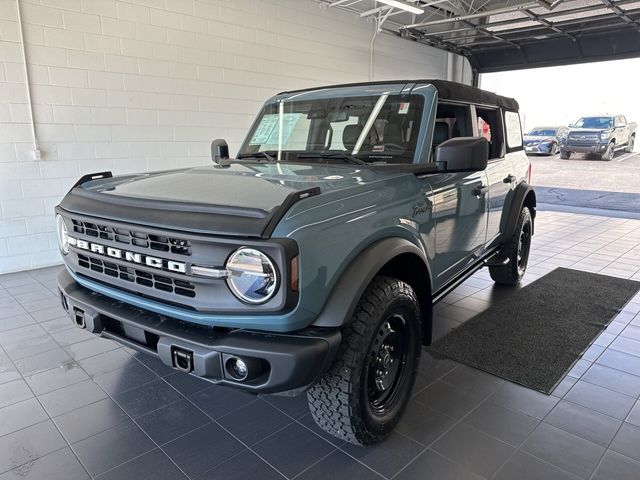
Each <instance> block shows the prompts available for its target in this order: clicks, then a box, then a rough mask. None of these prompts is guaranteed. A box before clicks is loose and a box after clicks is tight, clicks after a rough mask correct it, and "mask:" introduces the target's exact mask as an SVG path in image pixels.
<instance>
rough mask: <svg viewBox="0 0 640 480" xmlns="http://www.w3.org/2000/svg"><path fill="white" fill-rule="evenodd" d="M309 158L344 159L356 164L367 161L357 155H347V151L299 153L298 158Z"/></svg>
mask: <svg viewBox="0 0 640 480" xmlns="http://www.w3.org/2000/svg"><path fill="white" fill-rule="evenodd" d="M310 158H322V159H325V158H326V159H336V160H344V161H345V162H347V163H353V164H356V165H367V162H365V161H364V160H360V159H359V158H358V157H354V156H353V155H349V154H348V153H320V152H318V153H299V154H298V160H305V159H310Z"/></svg>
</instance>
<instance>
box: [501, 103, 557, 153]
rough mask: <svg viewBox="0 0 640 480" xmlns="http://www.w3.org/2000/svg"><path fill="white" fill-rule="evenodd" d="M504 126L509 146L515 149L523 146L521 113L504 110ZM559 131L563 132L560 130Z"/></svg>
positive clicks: (511, 149) (510, 148) (510, 149)
mask: <svg viewBox="0 0 640 480" xmlns="http://www.w3.org/2000/svg"><path fill="white" fill-rule="evenodd" d="M504 127H505V130H506V131H507V148H508V151H510V152H511V151H513V150H515V149H517V148H518V147H522V128H521V126H520V115H518V113H517V112H509V111H506V112H504ZM558 133H561V132H560V130H559V131H558Z"/></svg>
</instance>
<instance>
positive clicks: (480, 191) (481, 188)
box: [473, 185, 489, 197]
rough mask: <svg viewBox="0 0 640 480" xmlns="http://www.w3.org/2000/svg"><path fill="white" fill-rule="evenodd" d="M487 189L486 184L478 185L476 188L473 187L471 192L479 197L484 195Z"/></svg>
mask: <svg viewBox="0 0 640 480" xmlns="http://www.w3.org/2000/svg"><path fill="white" fill-rule="evenodd" d="M488 191H489V186H488V185H479V186H477V187H476V188H474V189H473V194H474V195H475V196H476V197H479V196H481V195H486V193H487V192H488Z"/></svg>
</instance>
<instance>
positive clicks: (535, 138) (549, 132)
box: [524, 127, 569, 156]
mask: <svg viewBox="0 0 640 480" xmlns="http://www.w3.org/2000/svg"><path fill="white" fill-rule="evenodd" d="M568 130H569V129H568V128H567V127H535V128H534V129H532V130H531V131H530V132H529V133H527V134H526V135H525V136H524V151H525V152H526V153H527V155H529V154H532V153H540V154H543V155H551V156H553V155H556V154H557V153H558V152H559V151H560V147H559V146H558V145H560V141H559V139H560V137H561V136H562V134H563V133H565V132H567V131H568Z"/></svg>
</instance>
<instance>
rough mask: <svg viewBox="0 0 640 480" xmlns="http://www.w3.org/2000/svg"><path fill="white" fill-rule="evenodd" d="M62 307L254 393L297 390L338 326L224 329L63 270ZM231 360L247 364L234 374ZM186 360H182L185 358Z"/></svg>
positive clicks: (167, 359) (138, 346)
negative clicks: (284, 330) (143, 304)
mask: <svg viewBox="0 0 640 480" xmlns="http://www.w3.org/2000/svg"><path fill="white" fill-rule="evenodd" d="M58 288H59V290H60V295H61V301H62V305H63V308H64V309H65V310H66V311H67V313H68V315H69V316H70V317H71V319H72V321H73V322H74V323H76V324H77V325H78V326H80V327H81V328H86V329H87V330H89V331H90V332H92V333H94V334H96V335H100V336H102V337H106V338H110V339H112V340H115V341H117V342H119V343H121V344H123V345H126V346H128V347H130V348H133V349H135V350H138V351H141V352H144V353H147V354H150V355H154V356H156V357H158V358H159V359H160V360H161V361H162V362H163V363H165V364H166V365H169V366H171V367H173V368H177V369H178V370H182V371H185V372H187V373H191V374H192V375H196V376H198V377H202V378H204V379H206V380H208V381H210V382H212V383H216V384H224V385H230V386H234V387H238V388H241V389H245V390H250V391H253V392H256V393H276V392H285V391H297V390H302V389H304V388H306V387H308V386H310V385H311V384H313V383H314V382H315V381H316V379H318V378H319V377H320V376H321V375H322V374H323V373H324V372H325V371H326V370H327V369H328V368H329V366H330V365H331V362H332V361H333V357H334V356H335V353H336V351H337V349H338V346H339V344H340V340H341V333H340V330H339V329H327V328H307V329H303V330H299V331H296V332H293V333H289V334H280V333H265V332H257V331H251V330H241V329H238V330H228V329H224V330H223V329H219V328H213V327H207V326H203V325H198V324H193V323H190V322H185V321H182V320H177V319H174V318H170V317H167V316H165V315H161V314H158V313H154V312H151V311H148V310H144V309H142V308H138V307H135V306H132V305H129V304H127V303H124V302H122V301H119V300H115V299H113V298H110V297H107V296H106V295H102V294H100V293H97V292H94V291H92V290H89V289H88V288H85V287H83V286H82V285H80V284H79V283H77V282H76V281H75V280H74V279H73V277H71V275H70V274H69V273H68V272H67V271H62V272H60V274H59V275H58ZM234 358H240V359H242V360H243V361H245V363H246V365H247V366H248V367H249V368H248V370H249V373H248V375H247V378H246V379H244V380H243V381H240V380H238V379H237V378H234V376H233V371H232V369H230V367H229V365H230V363H229V362H232V361H233V359H234ZM186 359H188V361H186Z"/></svg>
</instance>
